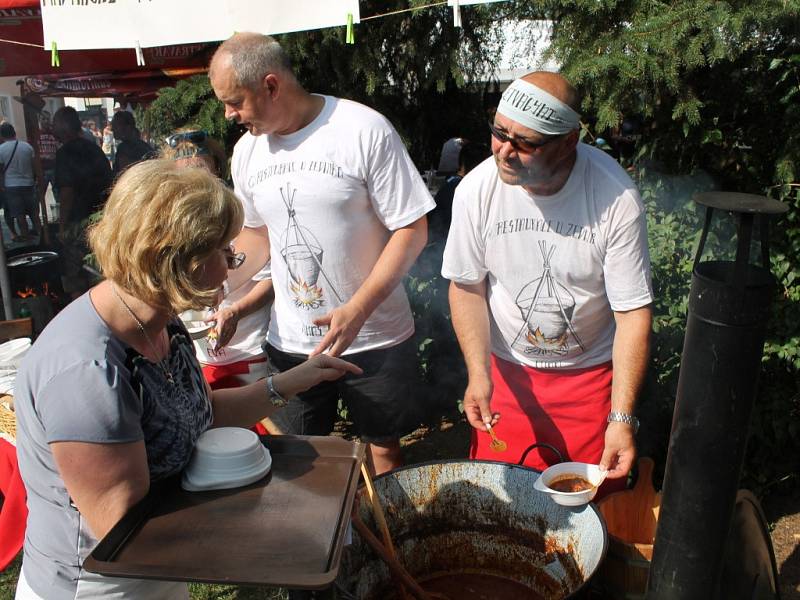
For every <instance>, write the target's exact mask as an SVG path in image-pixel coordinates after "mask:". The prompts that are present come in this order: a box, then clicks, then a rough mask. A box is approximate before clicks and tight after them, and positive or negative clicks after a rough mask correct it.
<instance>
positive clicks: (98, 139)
mask: <svg viewBox="0 0 800 600" xmlns="http://www.w3.org/2000/svg"><path fill="white" fill-rule="evenodd" d="M89 132H90V133H91V134H92V136H93V137H94V141H95V143H96V144H97V145H98V146H100V147H101V148H102V147H103V134H102V132H101V131H100V129H98V127H97V123H96V122H95V121H94V119H90V120H89Z"/></svg>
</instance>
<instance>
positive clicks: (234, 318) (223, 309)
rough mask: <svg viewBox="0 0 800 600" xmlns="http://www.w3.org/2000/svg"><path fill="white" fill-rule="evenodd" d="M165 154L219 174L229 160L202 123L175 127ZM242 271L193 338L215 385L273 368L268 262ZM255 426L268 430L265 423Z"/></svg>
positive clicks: (236, 383) (248, 379)
mask: <svg viewBox="0 0 800 600" xmlns="http://www.w3.org/2000/svg"><path fill="white" fill-rule="evenodd" d="M162 154H163V156H164V158H168V159H170V160H173V161H175V164H176V165H177V166H179V167H186V168H189V167H200V168H204V169H208V170H209V171H210V172H211V173H213V174H214V175H217V176H218V177H219V176H220V175H221V173H222V172H223V170H224V168H225V165H226V163H227V160H226V158H225V151H224V150H223V149H222V147H221V145H220V144H218V143H216V142H215V141H214V140H212V139H211V138H210V137H209V136H208V134H207V133H206V132H205V131H204V130H202V129H190V128H188V129H181V130H178V131H176V132H175V133H173V134H172V135H171V136H169V137H168V138H167V139H166V146H165V147H164V149H163V151H162ZM238 272H239V269H236V270H232V271H230V272H229V273H228V280H226V281H225V285H224V286H223V290H224V293H223V297H222V299H221V301H220V303H219V304H218V305H216V307H215V310H214V313H213V314H211V315H209V317H208V320H209V321H214V323H215V325H214V328H213V329H212V330H211V332H210V333H209V336H208V337H207V338H203V339H199V340H195V342H194V346H195V350H196V351H197V358H198V360H199V361H200V364H201V365H202V367H203V376H204V377H205V378H206V381H208V384H209V385H210V386H211V389H212V390H216V389H220V388H232V387H240V386H242V385H246V384H248V383H252V382H254V381H258V380H259V379H265V378H266V377H267V376H268V375H269V374H270V373H271V372H272V370H270V369H269V366H268V362H267V355H266V353H265V352H264V349H263V347H262V345H263V343H264V341H265V340H266V338H267V331H268V329H269V305H270V303H271V302H272V300H273V298H274V297H275V293H274V291H273V289H272V276H271V272H270V265H269V263H267V264H266V266H265V267H264V268H263V269H261V271H259V272H258V273H255V274H254V275H253V276H252V277H249V278H247V279H242V278H241V277H239V278H237V277H235V275H237V274H238ZM231 284H233V285H231ZM273 428H274V427H273ZM255 429H256V431H258V432H259V433H262V434H263V433H267V431H266V429H265V427H264V426H263V425H262V424H261V423H256V425H255ZM273 433H276V431H273Z"/></svg>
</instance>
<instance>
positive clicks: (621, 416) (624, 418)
mask: <svg viewBox="0 0 800 600" xmlns="http://www.w3.org/2000/svg"><path fill="white" fill-rule="evenodd" d="M606 420H607V421H608V422H609V423H611V422H612V421H616V422H618V423H627V424H628V425H630V426H631V427H633V433H636V432H637V431H639V419H637V418H636V417H634V416H633V415H626V414H625V413H621V412H614V411H611V412H610V413H608V419H606Z"/></svg>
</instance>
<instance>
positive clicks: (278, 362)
mask: <svg viewBox="0 0 800 600" xmlns="http://www.w3.org/2000/svg"><path fill="white" fill-rule="evenodd" d="M209 77H210V79H211V84H212V86H213V88H214V92H215V93H216V95H217V97H218V98H219V99H220V100H221V101H222V102H223V103H224V105H225V115H226V117H227V118H229V119H234V120H236V122H237V123H239V124H241V125H244V126H245V127H246V128H247V130H248V132H247V133H245V134H244V136H242V138H241V139H240V140H239V142H238V143H237V144H236V148H235V149H234V153H233V159H232V162H231V172H232V177H233V182H234V187H235V190H236V193H237V195H238V196H239V198H241V200H242V203H243V205H244V207H245V228H244V231H243V232H242V234H241V236H240V237H239V238H238V239H237V241H236V246H237V249H238V250H243V251H244V252H245V253H246V254H247V256H248V261H252V263H251V265H250V266H249V267H248V268H247V270H246V271H245V272H244V273H245V274H248V273H249V270H251V269H254V268H256V267H257V266H260V264H263V260H254V257H255V256H257V255H258V254H259V252H263V248H264V247H265V246H266V241H267V239H268V240H269V254H270V255H271V257H272V261H271V262H272V278H273V283H274V288H275V302H274V304H273V307H272V314H271V320H270V327H269V333H268V336H267V342H268V348H267V350H268V353H269V356H270V359H271V361H272V362H273V363H274V364H275V366H276V367H278V368H279V369H281V370H283V369H285V368H288V367H290V366H291V365H293V364H296V363H298V362H300V361H303V360H305V358H306V357H307V356H313V355H315V354H319V353H321V352H327V353H328V354H331V355H333V356H340V355H346V356H347V357H348V359H349V360H352V361H353V362H355V363H356V364H358V365H359V366H361V367H362V368H363V369H364V371H365V373H364V375H363V376H360V377H351V378H346V379H344V380H342V381H341V382H337V383H336V384H333V385H330V386H326V385H323V386H317V387H316V388H314V389H313V390H310V391H309V392H308V393H306V394H301V395H300V399H299V400H297V399H293V400H291V401H290V404H289V406H288V407H287V413H288V414H287V418H288V419H290V420H292V419H293V420H294V422H295V423H296V427H295V433H301V434H322V435H325V434H328V433H330V431H331V430H332V428H333V425H334V421H335V418H336V412H337V400H338V399H339V398H340V397H341V398H342V399H343V401H344V402H345V404H346V406H347V410H348V418H350V419H351V420H352V421H353V423H354V426H355V428H356V431H357V433H358V434H359V435H360V436H361V438H362V440H364V441H368V442H370V452H371V457H372V460H373V463H374V467H375V471H376V472H378V473H380V472H383V471H386V470H388V469H391V468H394V467H397V466H399V465H400V464H402V459H401V454H400V445H399V438H400V436H401V435H403V434H404V433H406V432H407V431H410V430H411V429H413V427H414V426H415V425H416V424H417V422H418V411H417V409H416V407H415V403H416V401H417V400H418V399H419V398H420V397H421V395H422V390H421V389H420V388H419V387H418V381H419V379H418V375H417V360H416V354H415V348H414V346H413V342H412V340H411V336H412V334H413V332H414V322H413V319H412V316H411V310H410V308H409V304H408V299H407V298H406V294H405V292H404V289H403V286H402V278H403V277H404V275H405V274H406V272H407V271H408V268H409V267H410V266H411V264H412V263H413V262H414V260H415V259H416V258H417V255H418V254H419V253H420V251H421V250H422V248H423V247H424V245H425V242H426V239H427V221H426V217H425V214H426V213H427V212H428V211H430V210H431V209H432V208H433V207H434V202H433V199H432V198H431V196H430V193H429V192H428V190H427V188H426V186H425V183H424V182H423V181H422V178H421V177H420V176H419V173H418V172H417V170H416V168H415V167H414V165H413V163H412V162H411V159H410V158H409V156H408V153H407V152H406V149H405V147H404V146H403V143H402V141H401V140H400V137H399V136H398V134H397V132H396V131H395V129H394V128H393V127H392V125H391V124H390V123H389V122H388V121H387V120H386V119H385V118H384V117H383V116H381V115H380V114H378V113H377V112H375V111H373V110H371V109H369V108H367V107H365V106H363V105H361V104H357V103H355V102H351V101H348V100H343V99H339V98H334V97H331V96H321V95H316V94H310V93H308V92H307V91H306V90H305V89H303V87H302V86H301V85H300V83H299V82H298V81H297V79H296V78H295V76H294V74H293V72H292V70H291V65H290V64H289V61H288V58H287V57H286V55H285V54H284V52H283V50H282V49H281V47H280V45H279V44H278V43H277V42H276V41H275V40H273V39H272V38H270V37H267V36H263V35H260V34H255V33H239V34H236V35H235V36H233V37H232V38H231V39H229V40H228V41H226V42H225V43H223V44H222V45H221V46H220V48H219V49H218V50H217V52H216V54H215V55H214V58H213V59H212V61H211V65H210V68H209ZM244 266H245V267H247V263H245V265H244Z"/></svg>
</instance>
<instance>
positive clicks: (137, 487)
mask: <svg viewBox="0 0 800 600" xmlns="http://www.w3.org/2000/svg"><path fill="white" fill-rule="evenodd" d="M78 125H80V124H78ZM78 135H80V134H78ZM98 151H99V149H98ZM103 160H105V157H103ZM242 219H243V211H242V207H241V204H240V203H239V201H238V200H237V198H236V197H235V196H234V195H233V192H231V191H230V190H228V189H227V188H226V187H225V186H224V184H223V183H222V182H221V181H219V179H217V178H216V177H213V176H212V175H211V174H210V173H208V172H207V171H206V170H205V169H186V168H178V167H177V166H176V165H175V164H174V163H173V162H171V161H163V160H153V161H146V162H142V163H139V164H137V165H134V166H132V167H131V168H130V169H128V170H127V171H126V172H125V173H124V174H123V175H122V177H120V179H119V180H118V182H117V184H116V186H115V187H114V189H113V191H112V192H111V196H110V198H109V201H108V205H107V207H106V210H105V211H104V214H103V217H102V219H101V220H100V222H99V223H98V224H97V225H96V226H94V227H93V228H92V230H91V232H90V234H89V237H90V243H91V248H92V251H93V252H94V255H95V257H96V258H97V262H98V264H99V265H100V268H101V269H102V272H103V275H104V276H105V280H104V281H103V282H101V283H100V284H98V285H97V286H95V287H94V288H92V289H91V290H90V291H89V292H88V293H86V294H84V295H83V296H81V297H80V298H78V299H77V300H76V301H74V302H72V303H71V304H70V305H69V306H67V307H66V308H65V309H64V310H62V311H61V312H60V313H59V314H58V315H56V317H55V318H54V319H53V320H52V321H50V323H49V324H48V325H47V327H46V328H45V329H44V331H43V332H42V333H41V335H40V336H39V338H38V339H37V340H36V342H35V343H34V345H33V346H32V347H31V349H30V350H29V352H28V354H27V356H26V357H25V360H24V361H23V363H22V365H21V367H20V370H19V373H18V375H17V380H16V393H15V402H14V405H15V409H16V416H17V454H18V458H19V467H20V473H21V475H22V479H23V481H24V483H25V489H26V492H27V496H28V511H29V512H28V522H27V528H26V532H25V545H24V551H23V561H22V569H21V572H20V577H19V581H18V584H17V595H16V597H17V598H18V599H25V600H31V599H34V600H38V599H45V600H87V599H92V600H94V599H99V598H117V599H131V600H134V599H136V600H139V599H147V600H167V599H169V600H176V599H188V598H189V592H188V587H187V585H186V583H179V582H162V581H144V580H134V579H126V578H117V577H104V576H102V575H96V574H93V573H90V572H88V571H86V570H84V569H83V562H84V560H85V559H86V557H87V555H88V554H89V552H91V550H92V549H93V548H94V546H95V545H96V544H97V541H98V540H100V539H102V538H103V537H105V536H106V534H107V533H108V532H109V531H110V530H111V528H112V527H113V526H114V525H115V524H116V523H117V521H119V519H120V518H121V517H122V516H123V515H125V514H126V513H127V512H128V511H129V510H130V509H131V507H133V506H134V505H135V504H136V503H137V502H138V501H139V500H141V499H142V498H144V497H145V496H146V495H147V493H148V492H149V491H150V489H151V488H152V487H154V486H155V485H156V484H157V483H158V482H160V481H163V480H165V479H166V478H168V477H171V476H174V475H177V474H179V473H180V472H181V471H182V470H183V468H184V467H185V466H186V465H187V463H188V462H189V459H190V457H191V453H192V449H193V447H194V445H195V442H196V440H197V438H198V437H199V436H200V435H201V434H202V433H203V432H204V431H206V430H208V429H209V428H212V427H243V426H247V425H250V424H251V423H254V422H256V421H258V420H259V419H261V418H263V417H265V416H267V415H270V414H271V413H272V412H273V411H274V410H275V408H276V406H279V405H280V404H282V403H283V402H284V400H283V397H284V396H287V395H290V394H295V393H297V392H301V391H303V390H306V389H308V388H309V387H311V386H313V385H316V384H318V383H319V382H321V381H329V380H333V379H337V378H339V377H341V376H342V375H344V374H345V373H350V374H358V373H359V372H360V370H359V369H358V368H357V367H356V366H354V365H352V364H350V363H348V362H345V361H344V360H341V359H338V358H334V357H331V356H325V355H320V356H316V357H314V358H312V359H310V360H308V361H306V362H304V363H303V364H301V365H299V366H298V367H297V368H295V369H292V370H289V371H287V372H285V373H279V374H277V375H275V376H274V377H272V378H271V379H269V380H268V381H267V383H265V382H258V383H254V384H251V385H248V386H245V387H241V388H238V389H233V390H215V391H211V390H210V389H209V388H208V385H207V384H206V382H205V381H204V380H203V375H202V373H201V371H200V365H199V364H198V362H197V359H196V358H195V356H194V349H193V347H192V342H191V339H190V337H189V334H188V332H187V331H186V329H185V328H184V327H183V325H182V324H181V322H180V320H179V319H177V318H176V317H175V314H177V313H180V312H181V311H184V310H186V309H190V308H199V307H202V306H205V305H208V304H209V303H211V302H213V300H214V298H216V296H217V294H218V291H219V287H220V286H221V285H222V283H223V281H225V278H226V277H227V274H228V269H229V268H235V266H236V265H237V264H240V259H241V258H242V257H241V256H240V254H239V253H237V252H236V250H235V249H234V248H233V247H231V241H232V240H233V238H234V237H235V236H236V235H237V234H238V233H239V231H241V227H242Z"/></svg>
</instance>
